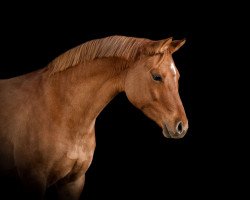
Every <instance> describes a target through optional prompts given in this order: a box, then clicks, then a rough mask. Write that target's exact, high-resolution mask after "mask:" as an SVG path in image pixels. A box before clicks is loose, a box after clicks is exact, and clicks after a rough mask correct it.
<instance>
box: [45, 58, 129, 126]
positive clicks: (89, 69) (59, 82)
mask: <svg viewBox="0 0 250 200" xmlns="http://www.w3.org/2000/svg"><path fill="white" fill-rule="evenodd" d="M126 71H127V64H126V63H125V62H122V61H120V60H118V59H102V60H96V61H92V62H88V63H85V64H82V65H79V66H75V67H72V68H69V69H67V70H66V71H64V72H59V73H58V74H54V75H52V77H51V78H52V79H51V82H50V83H51V84H50V87H51V89H52V90H53V91H56V92H54V94H55V95H56V96H54V98H55V99H56V100H55V101H54V102H58V103H57V104H58V105H59V104H60V106H58V105H57V108H59V109H62V110H63V112H62V111H61V112H62V113H63V114H62V115H61V116H62V117H63V118H64V121H65V123H69V122H70V123H71V124H69V125H68V126H70V127H76V125H77V126H81V128H84V127H85V128H87V129H89V128H90V127H92V126H93V124H94V123H95V119H96V117H97V116H98V114H99V113H100V112H101V111H102V109H103V108H104V107H105V106H106V105H107V104H108V103H109V102H110V101H111V100H112V98H113V97H114V96H115V95H116V94H118V93H119V92H122V91H124V80H125V75H126ZM79 128H80V127H79Z"/></svg>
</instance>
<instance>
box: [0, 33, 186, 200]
mask: <svg viewBox="0 0 250 200" xmlns="http://www.w3.org/2000/svg"><path fill="white" fill-rule="evenodd" d="M184 43H185V40H172V38H168V39H164V40H159V41H153V40H149V39H142V38H133V37H125V36H111V37H107V38H102V39H97V40H92V41H89V42H86V43H84V44H82V45H80V46H78V47H75V48H73V49H71V50H69V51H67V52H66V53H64V54H62V55H60V56H59V57H57V58H56V59H55V60H53V61H52V62H51V63H49V64H48V66H47V67H45V68H43V69H40V70H38V71H35V72H32V73H29V74H25V75H22V76H19V77H15V78H11V79H6V80H0V159H1V161H0V162H1V163H0V168H1V171H2V172H3V171H4V170H8V169H11V168H15V169H16V170H17V172H18V176H19V178H20V180H21V181H22V183H23V184H24V186H25V188H26V189H27V191H29V192H28V193H27V194H29V195H33V197H32V198H33V199H43V197H44V194H45V191H46V189H47V188H48V187H49V186H52V185H56V188H57V192H58V198H59V199H72V200H74V199H78V198H79V197H80V194H81V191H82V189H83V186H84V179H85V173H86V171H87V169H88V168H89V166H90V164H91V161H92V158H93V154H94V150H95V146H96V144H95V133H94V129H95V121H96V118H97V116H98V114H99V113H100V112H101V111H102V110H103V108H104V107H105V106H106V105H107V104H108V103H109V102H110V101H111V100H112V98H114V97H115V95H116V94H118V93H119V92H125V93H126V95H127V97H128V99H129V101H130V102H131V103H132V104H133V105H134V106H135V107H137V108H138V109H140V110H141V111H142V112H143V113H145V115H147V116H148V117H149V118H151V119H152V120H154V121H155V122H156V123H157V124H158V125H159V126H160V127H161V128H162V129H163V134H164V136H165V137H167V138H182V137H183V136H184V135H185V133H186V132H187V129H188V120H187V117H186V114H185V111H184V108H183V105H182V102H181V99H180V97H179V93H178V79H179V77H180V75H179V72H178V70H177V68H176V66H175V64H174V61H173V58H172V53H174V52H175V51H176V50H178V49H179V48H180V47H181V46H182V45H183V44H184Z"/></svg>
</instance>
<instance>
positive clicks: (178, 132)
mask: <svg viewBox="0 0 250 200" xmlns="http://www.w3.org/2000/svg"><path fill="white" fill-rule="evenodd" d="M187 129H188V127H187V126H186V127H185V126H183V123H182V122H181V121H179V122H178V123H177V124H176V126H175V129H174V130H171V129H170V128H169V127H168V125H167V124H166V123H164V124H163V128H162V133H163V135H164V136H165V137H166V138H174V139H180V138H183V137H184V136H185V135H186V133H187Z"/></svg>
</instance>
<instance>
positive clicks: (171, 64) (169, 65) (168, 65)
mask: <svg viewBox="0 0 250 200" xmlns="http://www.w3.org/2000/svg"><path fill="white" fill-rule="evenodd" d="M160 68H161V69H162V71H163V72H166V73H167V72H168V71H169V70H170V71H171V72H172V73H173V74H174V75H176V73H177V72H176V66H175V64H174V61H173V60H168V61H166V62H163V63H162V64H161V67H160Z"/></svg>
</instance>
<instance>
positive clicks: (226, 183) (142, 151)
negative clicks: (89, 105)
mask: <svg viewBox="0 0 250 200" xmlns="http://www.w3.org/2000/svg"><path fill="white" fill-rule="evenodd" d="M112 6H113V7H112ZM228 6H229V5H224V6H222V7H220V6H218V5H217V4H212V3H211V5H208V4H205V3H203V4H200V5H199V4H197V3H196V4H193V5H191V4H190V3H176V4H175V5H174V4H170V3H168V2H166V3H165V4H163V3H157V2H152V3H146V2H144V3H143V4H141V5H135V4H134V3H129V2H116V3H111V4H108V3H107V2H105V4H103V5H102V4H100V3H97V2H96V3H93V4H86V3H85V4H75V3H71V4H69V3H60V4H57V5H56V6H55V5H50V4H46V5H45V4H42V3H40V4H39V3H36V4H34V5H31V4H30V3H29V4H27V5H24V4H23V3H22V9H21V8H20V5H17V4H13V5H8V6H4V5H3V6H1V9H2V11H3V12H1V21H0V23H1V34H0V36H1V37H0V49H1V59H0V78H10V77H14V76H18V75H21V74H25V73H27V72H30V71H33V70H36V69H39V68H42V67H44V66H45V65H46V64H47V63H48V62H50V61H51V60H52V59H54V58H55V57H56V56H58V55H60V54H61V53H63V52H65V51H66V50H68V49H70V48H72V47H75V46H76V45H79V44H81V43H83V42H85V41H88V40H90V39H96V38H102V37H105V36H110V35H126V36H135V37H144V38H150V39H155V40H157V39H163V38H167V37H170V36H173V37H174V38H175V39H182V38H186V39H187V42H186V44H185V45H184V46H183V48H181V49H180V50H179V51H178V52H176V53H175V54H174V60H175V62H176V66H177V68H178V69H179V71H180V74H181V79H180V95H181V98H182V101H183V104H184V107H185V110H186V114H187V117H188V119H189V131H188V134H187V135H186V136H185V137H184V138H183V139H181V140H171V139H166V138H164V137H163V135H162V133H161V129H160V128H159V127H158V126H157V125H156V124H155V123H154V122H153V121H151V120H149V119H148V118H146V117H145V116H144V115H143V114H142V113H141V112H140V111H139V110H137V109H136V108H134V107H133V106H132V105H131V104H130V103H129V101H128V100H127V98H126V96H125V94H119V95H118V96H117V97H116V98H115V99H114V100H112V102H111V103H110V104H109V105H108V106H107V107H106V108H105V109H104V110H103V112H102V113H101V114H100V115H99V117H98V119H97V122H96V138H97V148H96V152H95V155H94V160H93V163H92V165H91V167H90V169H89V170H88V172H87V177H86V184H85V188H84V192H83V194H82V199H123V198H124V199H131V198H139V199H144V198H147V197H149V198H150V199H165V198H166V199H167V198H168V197H171V198H169V199H177V198H178V197H187V198H190V197H196V198H199V199H204V198H206V197H210V198H215V197H219V196H220V197H225V196H232V195H237V197H239V196H241V195H243V193H244V192H245V191H247V190H245V189H244V184H243V182H244V180H245V179H247V176H248V173H246V170H245V169H246V160H247V156H246V153H245V152H247V145H243V141H244V140H245V136H244V135H241V137H237V134H242V133H241V132H240V131H235V129H234V128H233V125H235V124H236V120H232V119H234V118H235V117H236V118H240V117H241V115H232V113H233V112H234V110H236V109H237V108H236V107H232V108H231V107H230V106H228V105H230V103H229V101H231V100H232V98H233V96H234V95H231V93H230V92H229V91H231V90H234V89H235V86H234V85H233V84H232V82H231V81H230V79H231V78H230V77H231V72H230V71H232V69H233V68H232V66H233V64H234V61H233V59H232V60H231V61H230V62H229V63H226V62H225V59H227V60H228V58H230V56H232V55H233V54H232V51H231V52H227V53H225V52H226V50H228V48H230V45H232V43H233V42H234V41H235V40H234V39H235V38H233V37H232V31H233V30H235V29H237V26H238V24H237V23H236V24H237V25H236V24H235V23H233V17H231V16H230V12H231V9H229V7H228ZM23 7H24V8H23ZM228 24H229V26H228ZM232 27H233V28H232ZM234 36H235V35H234ZM222 49H225V51H224V50H222ZM233 77H234V80H235V76H233ZM231 80H232V79H231ZM237 92H238V93H240V92H239V91H237ZM236 126H237V125H236ZM248 132H249V131H248ZM245 186H246V185H245Z"/></svg>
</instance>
